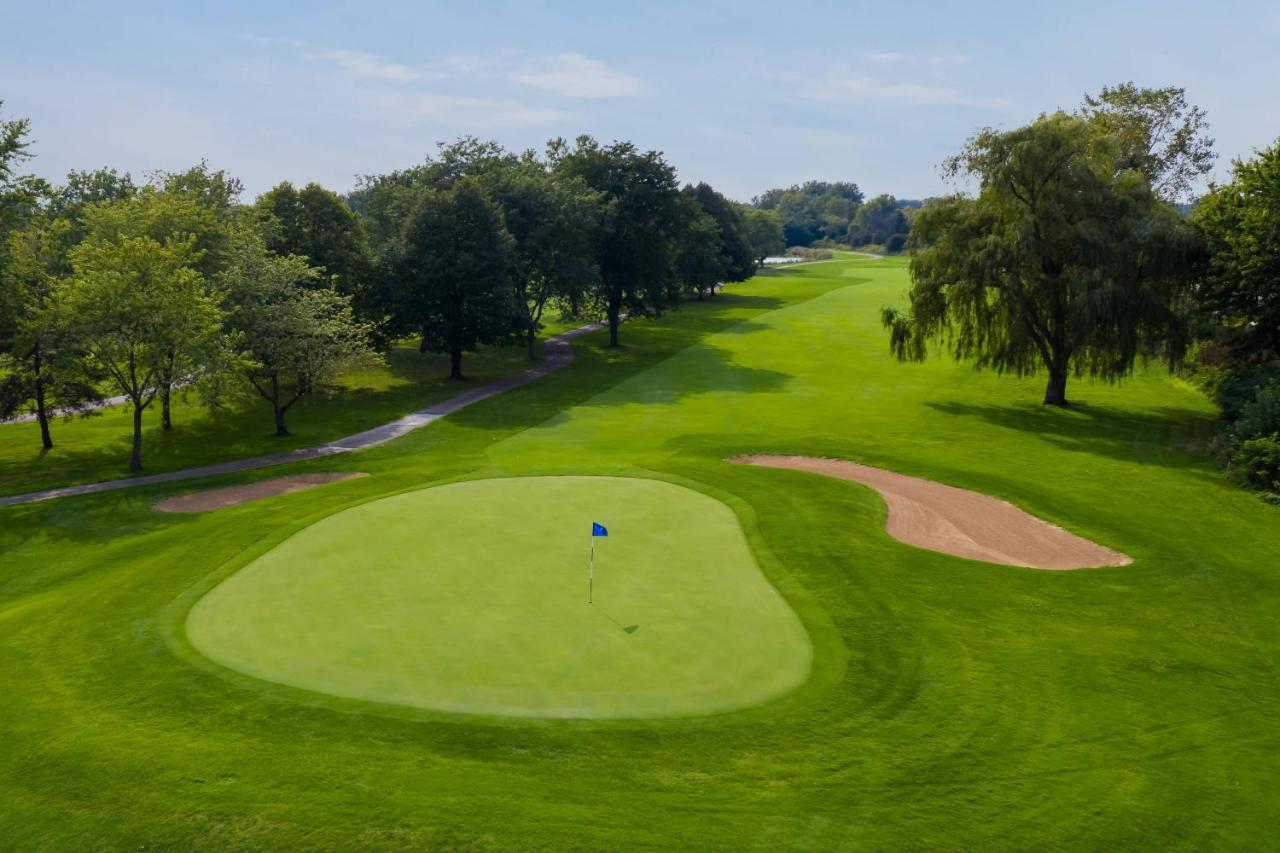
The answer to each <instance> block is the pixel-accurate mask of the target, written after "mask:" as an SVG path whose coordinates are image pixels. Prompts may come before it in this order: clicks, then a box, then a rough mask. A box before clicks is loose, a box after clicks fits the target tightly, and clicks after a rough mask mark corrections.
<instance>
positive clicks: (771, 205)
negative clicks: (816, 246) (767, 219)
mask: <svg viewBox="0 0 1280 853" xmlns="http://www.w3.org/2000/svg"><path fill="white" fill-rule="evenodd" d="M753 203H754V204H755V206H756V207H758V208H760V209H761V210H772V211H776V212H777V214H778V216H779V217H780V218H781V220H782V230H783V236H784V238H785V240H786V244H787V245H788V246H808V245H810V244H811V243H813V242H814V241H815V240H819V239H824V238H825V239H828V240H843V239H844V238H845V235H846V234H847V233H848V231H849V224H850V223H851V222H852V221H853V216H854V214H855V213H856V212H857V210H858V205H860V204H861V203H862V190H860V189H858V185H857V184H854V183H850V182H845V181H836V182H828V181H806V182H805V183H803V184H795V185H793V186H790V187H785V188H783V187H778V188H775V189H771V190H767V191H766V192H763V193H761V194H760V195H759V196H757V197H756V198H755V199H754V202H753Z"/></svg>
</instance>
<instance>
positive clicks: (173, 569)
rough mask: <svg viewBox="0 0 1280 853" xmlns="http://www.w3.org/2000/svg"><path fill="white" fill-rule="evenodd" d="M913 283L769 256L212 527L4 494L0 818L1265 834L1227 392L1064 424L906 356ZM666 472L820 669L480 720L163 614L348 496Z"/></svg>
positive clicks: (329, 832)
mask: <svg viewBox="0 0 1280 853" xmlns="http://www.w3.org/2000/svg"><path fill="white" fill-rule="evenodd" d="M904 287H905V277H904V275H903V272H902V267H901V264H900V262H897V261H885V262H866V261H854V262H847V261H838V262H833V263H829V264H815V265H808V266H804V267H799V268H795V269H790V270H785V271H781V272H778V273H774V274H771V275H768V276H764V277H761V278H759V279H757V280H755V281H754V282H752V283H750V284H748V285H745V286H741V287H738V288H735V289H736V291H737V293H736V294H735V295H733V296H728V297H726V298H723V299H718V300H716V301H714V302H713V303H711V304H706V305H695V306H691V307H689V308H688V309H686V310H684V311H682V312H679V313H678V314H674V315H670V316H669V317H667V318H665V319H664V320H662V321H661V322H659V323H648V322H642V323H636V324H630V325H628V326H627V327H626V329H625V330H624V342H626V343H627V347H626V348H624V349H623V350H622V351H620V352H610V351H607V350H603V349H599V348H598V346H599V344H600V340H599V336H596V337H595V338H593V339H590V340H589V341H587V342H586V343H585V345H583V346H581V347H580V348H579V352H580V356H579V359H578V361H577V362H575V364H574V365H573V366H572V367H570V368H569V369H568V370H566V371H562V372H561V373H559V374H556V375H554V376H552V377H548V378H547V379H544V380H541V381H540V382H539V383H537V384H536V385H534V386H531V387H529V388H526V389H522V390H519V391H516V392H513V393H512V394H510V395H505V396H503V397H501V398H497V399H495V400H492V401H489V402H486V403H484V404H482V405H480V406H476V407H474V408H471V409H467V410H465V411H463V412H460V413H458V414H457V415H456V416H454V417H452V418H450V419H448V420H446V421H443V422H441V423H440V424H437V425H433V426H432V427H430V428H429V429H426V430H422V431H419V432H417V433H415V434H413V435H411V436H408V437H406V438H404V439H401V440H399V441H397V442H394V443H393V444H391V445H388V446H385V447H383V448H379V449H377V450H374V451H370V452H367V453H364V454H360V455H359V456H353V457H348V458H342V459H334V460H327V461H325V462H317V463H309V464H308V465H304V466H299V467H298V468H296V469H295V470H311V469H318V468H321V467H325V468H332V467H344V466H345V467H349V468H352V469H356V470H364V471H370V472H371V473H373V474H374V476H371V477H368V478H365V479H361V480H353V481H349V482H347V483H342V484H338V485H333V486H328V487H325V488H323V489H316V490H313V491H311V492H305V493H300V494H297V495H292V496H288V497H281V498H277V499H272V500H270V501H264V502H262V503H260V504H256V505H251V506H245V507H240V508H236V509H231V510H225V511H221V512H218V513H212V514H209V515H204V516H192V517H175V516H162V515H160V514H158V513H154V512H152V511H151V510H150V509H149V506H150V502H151V501H152V500H154V499H155V497H156V496H158V495H161V494H169V493H172V490H166V489H161V488H152V489H147V490H139V491H137V492H131V493H117V494H112V495H102V496H97V497H93V498H87V499H76V500H68V501H60V502H54V503H51V504H44V505H34V506H28V507H18V508H12V509H9V510H5V511H0V566H2V567H3V569H2V570H0V647H3V648H4V649H5V654H4V655H3V656H2V657H0V686H3V688H4V692H5V695H6V701H4V702H3V703H0V790H3V791H4V792H5V795H6V796H5V797H3V798H0V838H3V839H5V840H7V842H8V846H12V847H18V848H22V847H30V846H37V845H44V846H48V847H62V848H66V847H74V846H85V845H89V844H93V845H97V846H104V847H120V848H123V847H130V848H133V847H138V846H141V845H144V844H145V845H146V846H148V847H150V848H152V849H155V848H170V849H178V848H181V849H226V848H228V847H234V846H237V845H238V846H243V847H250V848H252V847H263V846H277V847H278V846H285V845H293V846H311V847H322V848H351V847H356V846H360V847H369V848H379V847H382V848H388V849H392V848H403V847H411V846H419V847H427V846H448V847H462V848H477V849H483V848H521V849H529V848H553V849H566V848H573V847H583V848H600V847H616V848H630V849H634V848H644V847H660V846H674V847H682V848H691V847H715V848H726V847H730V848H748V847H759V848H765V849H776V848H779V847H791V848H796V849H815V850H830V849H873V848H886V847H892V848H898V849H900V848H903V847H917V848H928V849H957V850H971V849H1029V848H1030V849H1035V848H1075V849H1125V848H1128V849H1169V848H1183V849H1205V848H1218V849H1223V848H1235V849H1246V848H1256V847H1257V846H1258V843H1259V841H1261V840H1262V839H1264V838H1266V837H1269V833H1270V831H1271V829H1272V826H1271V822H1272V816H1273V814H1274V802H1275V799H1274V783H1275V780H1276V779H1277V777H1278V776H1280V759H1277V757H1276V756H1277V755H1278V754H1280V750H1278V749H1277V747H1280V735H1278V734H1277V728H1276V716H1277V711H1278V710H1280V707H1278V706H1280V703H1278V702H1277V697H1278V694H1280V687H1278V686H1277V683H1278V682H1277V677H1276V676H1277V673H1276V659H1277V649H1278V648H1280V624H1278V617H1277V614H1278V613H1280V577H1278V576H1277V568H1276V567H1277V566H1280V537H1278V536H1277V530H1278V528H1280V516H1277V514H1276V511H1275V510H1274V509H1273V508H1270V507H1267V506H1264V505H1262V504H1260V503H1259V502H1257V501H1256V500H1254V499H1253V498H1252V497H1251V496H1249V495H1247V494H1245V493H1243V492H1240V491H1238V490H1235V489H1233V488H1231V487H1229V486H1228V485H1226V484H1224V483H1223V482H1222V480H1221V479H1220V477H1219V475H1218V474H1217V473H1216V472H1215V471H1214V470H1213V469H1212V467H1211V466H1210V465H1209V463H1208V462H1207V460H1205V459H1204V458H1203V457H1201V456H1198V455H1195V454H1194V453H1191V452H1189V451H1188V450H1187V449H1186V447H1187V446H1188V444H1189V443H1193V442H1194V441H1196V440H1198V439H1199V438H1200V437H1202V436H1203V434H1204V431H1205V429H1206V427H1207V425H1208V423H1209V420H1210V418H1211V416H1212V415H1211V412H1210V410H1209V408H1208V406H1207V405H1206V404H1205V403H1204V401H1203V400H1201V399H1200V398H1198V397H1197V396H1196V395H1195V394H1194V393H1193V392H1192V391H1191V390H1189V389H1187V388H1184V387H1181V386H1180V385H1178V384H1177V383H1175V382H1172V381H1170V380H1169V379H1167V378H1165V377H1163V376H1161V375H1159V374H1158V373H1157V372H1152V373H1151V374H1149V375H1142V376H1139V377H1138V378H1136V379H1135V380H1133V381H1131V382H1129V383H1127V384H1126V385H1125V386H1123V387H1121V388H1119V389H1116V388H1111V387H1107V386H1088V385H1084V384H1079V383H1077V384H1076V385H1075V386H1074V387H1073V388H1072V389H1070V390H1071V391H1073V392H1074V396H1075V397H1076V398H1077V399H1078V400H1080V401H1082V402H1083V403H1085V404H1086V405H1082V406H1080V407H1079V408H1077V409H1075V410H1072V411H1065V412H1059V411H1046V410H1042V409H1041V408H1040V407H1039V406H1037V405H1035V401H1036V400H1037V399H1038V397H1039V393H1040V390H1041V389H1040V386H1039V382H1031V381H1028V382H1021V381H1017V380H1011V379H1000V378H997V377H994V376H990V375H984V374H974V373H973V372H972V371H970V370H968V369H967V368H964V367H957V366H955V365H952V364H950V363H949V362H946V361H940V360H939V361H932V362H930V363H928V364H925V365H915V366H899V365H895V364H892V363H891V362H890V361H889V360H888V359H887V358H886V355H885V343H884V337H883V333H882V332H881V330H879V329H878V328H877V326H876V320H875V315H876V310H877V309H878V308H879V307H880V306H881V305H882V304H885V303H887V302H891V301H893V300H895V299H897V298H898V297H899V296H900V294H901V292H902V290H903V288H904ZM743 451H797V452H809V453H821V454H828V455H839V456H846V457H849V458H853V459H858V460H861V461H867V462H871V463H873V464H881V465H885V466H888V467H892V468H895V469H897V470H901V471H904V472H907V473H912V474H919V475H924V476H930V477H935V478H938V479H942V480H945V481H947V482H949V483H953V484H956V485H961V486H966V487H970V488H977V489H981V490H984V491H988V492H992V493H995V494H998V495H1000V496H1002V497H1006V498H1009V499H1011V500H1014V501H1016V502H1017V503H1019V504H1020V505H1022V506H1024V507H1025V508H1027V509H1029V510H1031V511H1033V512H1036V513H1038V514H1040V515H1042V516H1044V517H1046V518H1049V519H1051V520H1054V521H1057V522H1059V523H1062V524H1065V525H1066V526H1068V527H1070V528H1071V529H1073V530H1075V531H1077V532H1080V533H1083V534H1085V535H1089V536H1093V537H1095V538H1097V539H1099V540H1101V541H1103V542H1105V543H1106V544H1109V545H1113V546H1115V547H1118V548H1120V549H1121V550H1123V551H1125V552H1126V553H1129V554H1131V555H1133V556H1134V557H1135V558H1136V560H1137V561H1136V563H1135V564H1134V565H1133V566H1130V567H1127V568H1117V569H1102V570H1094V571H1082V572H1067V573H1061V572H1035V571H1028V570H1022V569H1015V568H1008V567H998V566H991V565H986V564H980V563H971V562H966V561H962V560H957V559H954V558H949V557H944V556H942V555H936V554H933V553H931V552H925V551H920V550H916V549H913V548H910V547H908V546H905V545H902V544H900V543H897V542H895V541H894V540H892V539H890V538H888V537H887V536H886V535H885V534H884V533H883V530H882V524H883V519H884V509H883V505H882V504H881V503H880V501H879V499H878V498H877V497H876V496H875V495H874V493H873V492H871V491H869V490H867V489H864V488H862V487H859V486H856V485H853V484H849V483H843V482H838V481H834V480H829V479H825V478H821V477H816V476H812V475H806V474H802V473H795V472H786V471H776V470H768V469H753V468H748V467H742V466H734V465H730V464H726V463H724V462H722V461H721V460H722V459H723V457H725V456H727V455H730V454H733V453H738V452H743ZM645 472H653V473H655V474H656V475H659V476H662V477H664V478H668V479H675V480H676V481H679V482H683V483H686V484H689V485H693V486H695V487H697V488H700V489H702V490H704V491H706V492H707V493H709V494H711V495H713V496H715V497H719V498H721V499H723V500H725V501H726V502H727V503H728V504H729V505H730V506H731V507H733V508H734V509H735V510H736V511H737V512H738V515H739V518H740V520H741V521H742V522H743V525H744V529H745V530H746V532H747V535H748V539H749V541H750V542H751V544H752V546H753V548H754V549H755V551H756V555H757V559H758V560H759V562H760V563H761V565H762V567H763V568H764V570H765V572H766V574H767V575H768V576H769V577H770V579H771V580H772V581H773V582H774V584H775V585H776V586H777V587H778V588H779V590H780V591H781V592H782V593H783V594H784V595H785V596H786V597H787V598H788V600H789V601H790V602H791V603H792V605H793V607H794V608H795V609H796V610H797V612H798V613H799V614H800V615H801V617H802V618H803V619H804V621H805V623H806V627H807V628H808V630H809V633H810V636H811V638H812V640H813V643H814V650H815V651H814V654H815V657H814V670H813V675H812V677H811V680H810V681H809V682H808V683H807V684H806V685H805V686H804V687H802V688H801V689H800V690H798V691H796V692H795V693H794V694H791V695H790V696H788V697H786V698H784V699H782V700H780V701H777V702H774V703H772V704H769V705H765V706H762V707H760V708H757V709H753V710H749V711H744V712H740V713H737V714H733V715H729V716H725V717H721V718H710V719H695V720H668V721H653V722H646V723H628V722H615V723H542V724H528V723H518V722H506V721H501V720H468V719H465V718H458V717H450V716H441V715H431V714H425V713H423V714H414V713H408V712H403V713H401V712H394V711H391V710H388V709H377V708H374V707H370V706H353V705H350V704H343V703H339V702H336V701H331V700H325V699H323V698H318V697H315V696H314V695H312V694H305V693H301V692H299V691H294V690H290V689H289V688H283V687H281V688H270V687H265V686H263V685H262V684H260V683H257V682H252V681H249V680H247V679H242V678H238V677H235V676H230V675H227V674H226V673H224V672H220V671H218V670H217V669H216V668H214V667H212V666H210V665H207V664H202V662H201V660H200V659H199V658H198V656H196V655H195V654H194V652H193V651H192V650H191V649H190V647H189V646H188V645H187V644H186V641H185V639H184V637H183V635H182V633H181V630H180V628H181V624H182V620H183V618H184V617H185V614H186V611H187V608H189V607H190V605H191V603H192V602H193V601H195V600H196V599H197V598H198V597H199V595H200V594H201V593H202V592H203V591H205V590H206V589H207V588H208V587H209V585H210V584H212V583H213V582H214V581H216V579H217V577H218V567H219V566H224V567H234V565H236V563H237V562H238V561H241V560H243V559H244V558H245V556H247V555H252V554H253V553H255V552H257V551H260V550H262V549H264V548H266V547H269V546H270V544H271V543H272V542H273V541H275V540H276V539H278V538H279V537H282V536H284V535H287V534H288V533H289V532H290V531H291V530H293V529H299V528H301V527H302V526H305V525H306V524H307V523H308V522H309V521H310V520H313V519H314V518H317V517H321V516H323V515H324V514H326V513H329V512H332V511H334V510H335V509H338V508H340V507H342V506H345V505H349V504H351V503H353V502H356V501H360V500H365V499H368V498H371V497H375V496H377V495H381V494H388V493H391V492H394V491H397V490H400V489H405V488H410V487H413V486H416V485H419V484H422V483H425V482H428V481H444V480H449V479H454V478H459V477H466V476H502V475H508V474H538V473H602V474H633V475H634V474H641V475H643V474H644V473H645ZM268 473H269V472H268ZM266 475H267V474H263V473H259V474H257V475H254V476H266ZM233 479H235V478H224V480H225V481H231V480H233ZM241 479H250V477H249V476H245V477H243V478H241ZM225 570H226V568H224V571H225ZM175 651H176V652H177V655H175V654H174V652H175Z"/></svg>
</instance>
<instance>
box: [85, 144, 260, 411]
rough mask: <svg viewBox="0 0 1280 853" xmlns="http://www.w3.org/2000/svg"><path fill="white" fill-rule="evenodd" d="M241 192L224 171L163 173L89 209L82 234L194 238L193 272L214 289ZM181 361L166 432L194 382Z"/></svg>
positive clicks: (167, 407)
mask: <svg viewBox="0 0 1280 853" xmlns="http://www.w3.org/2000/svg"><path fill="white" fill-rule="evenodd" d="M229 181H230V182H231V184H230V186H228V182H229ZM161 185H162V186H161ZM238 192H239V190H238V189H237V185H236V183H235V182H234V181H233V179H228V178H226V177H225V175H224V174H223V173H222V172H212V173H210V172H209V171H208V168H207V167H206V166H204V165H203V164H202V165H200V166H197V167H195V168H193V169H189V170H188V171H186V172H179V173H173V174H169V173H163V176H162V177H158V178H157V179H156V181H153V183H152V184H151V185H148V186H146V187H144V188H142V190H140V191H138V192H135V193H132V194H130V195H127V196H125V197H124V198H122V199H120V200H118V201H115V202H112V203H109V204H108V203H98V204H92V205H88V206H87V207H85V209H84V211H83V214H82V223H83V226H82V230H83V233H84V234H85V235H86V237H85V239H91V240H98V241H103V240H119V239H122V238H125V237H141V236H146V237H150V238H151V239H152V240H154V241H155V242H157V243H161V244H165V243H176V242H181V241H183V240H185V239H187V238H190V240H191V244H192V248H193V251H192V253H191V255H190V257H191V263H192V267H193V269H194V270H195V271H196V272H198V273H199V274H200V277H201V280H202V281H203V282H204V283H205V285H206V286H211V285H212V282H213V281H214V280H215V278H216V276H217V275H218V273H220V272H221V271H222V269H223V268H225V266H226V264H227V259H228V257H229V253H230V250H231V234H232V227H233V219H234V217H233V213H234V209H235V208H234V201H233V196H232V195H231V194H232V193H238ZM180 362H181V359H179V358H178V357H177V355H176V354H175V356H174V358H173V359H172V364H171V366H170V367H169V368H168V369H166V370H164V371H162V372H161V375H160V378H159V382H160V393H159V397H160V427H161V429H163V430H169V429H171V428H172V427H173V419H172V414H171V399H172V394H173V389H174V387H175V386H177V385H180V384H182V383H185V382H187V381H188V380H189V379H191V377H189V376H186V375H184V374H183V373H182V371H181V365H180Z"/></svg>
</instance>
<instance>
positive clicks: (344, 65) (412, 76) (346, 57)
mask: <svg viewBox="0 0 1280 853" xmlns="http://www.w3.org/2000/svg"><path fill="white" fill-rule="evenodd" d="M302 56H303V58H304V59H310V60H313V61H317V62H329V63H332V64H333V65H336V66H338V67H339V68H341V69H343V70H344V71H349V72H351V73H352V74H354V75H355V76H357V77H372V78H374V79H377V80H417V79H418V78H419V77H421V76H422V72H421V71H420V70H418V69H415V68H411V67H410V66H408V65H401V64H400V63H398V62H383V61H382V60H381V59H379V58H378V57H376V56H374V55H373V54H371V53H363V52H361V51H358V50H316V51H308V52H305V53H303V54H302Z"/></svg>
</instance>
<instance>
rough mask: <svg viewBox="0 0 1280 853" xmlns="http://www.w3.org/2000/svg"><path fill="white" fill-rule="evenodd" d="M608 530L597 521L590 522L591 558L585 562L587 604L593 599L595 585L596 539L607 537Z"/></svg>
mask: <svg viewBox="0 0 1280 853" xmlns="http://www.w3.org/2000/svg"><path fill="white" fill-rule="evenodd" d="M608 535H609V528H607V527H605V526H604V525H603V524H601V523H600V522H598V521H593V522H591V558H590V560H589V561H588V562H587V604H591V603H592V599H593V598H594V597H595V585H596V537H597V536H608Z"/></svg>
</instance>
